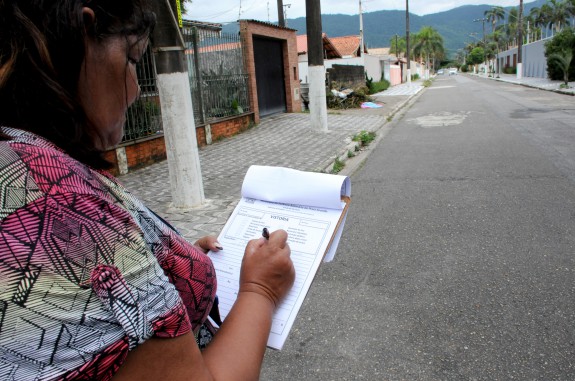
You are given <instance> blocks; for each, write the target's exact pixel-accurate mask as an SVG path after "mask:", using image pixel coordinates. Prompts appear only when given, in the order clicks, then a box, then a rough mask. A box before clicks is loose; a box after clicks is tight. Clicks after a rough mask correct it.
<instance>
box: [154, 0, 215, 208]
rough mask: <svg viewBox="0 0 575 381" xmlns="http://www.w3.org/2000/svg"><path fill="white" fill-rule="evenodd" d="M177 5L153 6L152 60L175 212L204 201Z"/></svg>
mask: <svg viewBox="0 0 575 381" xmlns="http://www.w3.org/2000/svg"><path fill="white" fill-rule="evenodd" d="M178 1H179V0H175V1H174V0H159V1H154V2H153V4H154V7H155V10H154V11H155V13H156V16H157V24H156V27H155V29H154V36H153V38H154V56H155V60H156V70H157V73H158V80H157V86H158V91H159V94H160V102H161V104H162V123H163V125H164V138H165V140H166V154H167V157H168V171H169V174H170V188H171V191H172V202H173V206H174V207H176V208H191V207H195V206H199V205H201V204H202V203H203V202H204V201H205V200H204V185H203V181H202V171H201V169H200V157H199V154H198V143H197V140H196V126H195V125H194V113H193V108H192V96H191V91H190V80H189V77H188V69H187V64H186V57H185V54H184V49H185V46H184V40H183V37H182V35H181V34H180V29H179V28H180V25H179V23H181V13H180V12H179V3H176V2H178ZM174 10H176V11H174Z"/></svg>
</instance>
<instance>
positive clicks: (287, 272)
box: [239, 230, 295, 307]
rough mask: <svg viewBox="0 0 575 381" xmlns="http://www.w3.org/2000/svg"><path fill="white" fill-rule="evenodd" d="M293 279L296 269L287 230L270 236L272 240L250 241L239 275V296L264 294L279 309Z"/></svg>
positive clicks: (278, 231)
mask: <svg viewBox="0 0 575 381" xmlns="http://www.w3.org/2000/svg"><path fill="white" fill-rule="evenodd" d="M294 280H295V269H294V266H293V262H292V260H291V258H290V248H289V245H288V243H287V233H286V232H285V231H284V230H277V231H275V232H273V233H271V234H270V237H269V240H266V239H265V238H259V239H254V240H251V241H250V242H248V245H247V247H246V250H245V254H244V258H243V261H242V269H241V273H240V290H239V292H240V293H242V292H254V293H257V294H260V295H263V296H265V297H267V298H268V299H269V300H270V301H271V302H272V303H273V304H274V306H275V307H277V306H278V305H279V303H280V302H281V300H282V299H283V298H284V297H285V295H286V294H287V293H288V291H289V290H290V288H291V286H292V285H293V282H294Z"/></svg>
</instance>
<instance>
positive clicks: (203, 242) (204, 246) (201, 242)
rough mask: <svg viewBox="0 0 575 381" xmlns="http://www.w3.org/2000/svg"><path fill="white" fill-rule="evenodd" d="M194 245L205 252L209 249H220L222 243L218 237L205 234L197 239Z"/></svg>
mask: <svg viewBox="0 0 575 381" xmlns="http://www.w3.org/2000/svg"><path fill="white" fill-rule="evenodd" d="M194 245H195V246H196V247H197V248H198V249H200V250H201V251H203V252H204V253H205V254H207V253H208V251H210V250H212V251H220V250H222V249H223V247H222V245H221V244H220V243H219V242H218V239H217V238H216V237H214V236H213V235H207V236H205V237H202V238H200V239H198V240H197V241H196V242H195V243H194Z"/></svg>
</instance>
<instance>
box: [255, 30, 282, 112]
mask: <svg viewBox="0 0 575 381" xmlns="http://www.w3.org/2000/svg"><path fill="white" fill-rule="evenodd" d="M254 63H255V67H256V85H257V90H258V104H259V109H260V116H266V115H271V114H275V113H278V112H285V111H286V96H285V83H284V64H283V51H282V41H278V40H271V39H265V38H256V37H254Z"/></svg>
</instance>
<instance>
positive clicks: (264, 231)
mask: <svg viewBox="0 0 575 381" xmlns="http://www.w3.org/2000/svg"><path fill="white" fill-rule="evenodd" d="M262 237H264V238H265V239H266V240H268V239H270V232H269V230H268V228H264V229H263V230H262Z"/></svg>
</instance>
